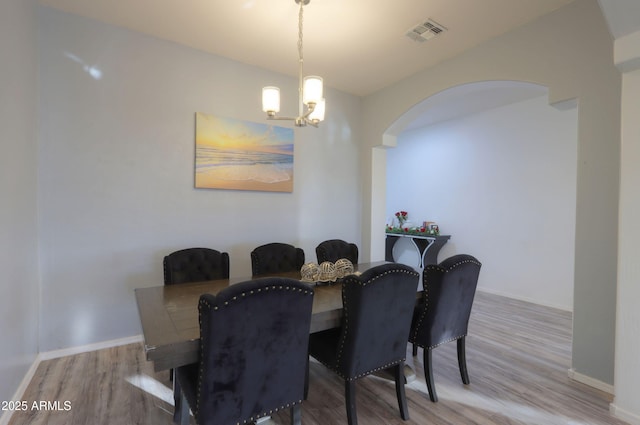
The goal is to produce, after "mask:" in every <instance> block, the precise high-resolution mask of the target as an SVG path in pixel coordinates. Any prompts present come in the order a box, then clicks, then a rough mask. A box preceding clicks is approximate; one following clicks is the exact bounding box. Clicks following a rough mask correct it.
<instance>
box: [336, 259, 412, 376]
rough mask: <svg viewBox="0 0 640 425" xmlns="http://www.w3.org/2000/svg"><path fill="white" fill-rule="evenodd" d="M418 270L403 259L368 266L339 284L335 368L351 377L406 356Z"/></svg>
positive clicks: (397, 361)
mask: <svg viewBox="0 0 640 425" xmlns="http://www.w3.org/2000/svg"><path fill="white" fill-rule="evenodd" d="M419 277H420V275H419V274H418V273H416V271H415V270H413V269H412V268H411V267H409V266H406V265H404V264H397V263H390V264H383V265H380V266H376V267H373V268H371V269H369V270H367V271H365V272H364V273H362V274H361V275H360V276H356V275H349V276H347V277H346V278H345V279H344V281H343V283H342V304H343V307H344V312H343V317H342V331H341V336H340V343H339V344H338V353H337V357H336V359H337V360H336V369H337V371H338V372H339V373H341V374H342V375H343V378H346V379H350V378H356V377H359V376H362V375H366V374H368V373H371V372H373V371H376V370H380V369H385V368H388V367H390V366H393V365H395V364H398V363H400V362H401V361H404V360H405V357H406V349H407V339H408V337H409V329H410V327H411V317H412V315H413V309H414V306H415V303H416V295H417V291H418V281H419Z"/></svg>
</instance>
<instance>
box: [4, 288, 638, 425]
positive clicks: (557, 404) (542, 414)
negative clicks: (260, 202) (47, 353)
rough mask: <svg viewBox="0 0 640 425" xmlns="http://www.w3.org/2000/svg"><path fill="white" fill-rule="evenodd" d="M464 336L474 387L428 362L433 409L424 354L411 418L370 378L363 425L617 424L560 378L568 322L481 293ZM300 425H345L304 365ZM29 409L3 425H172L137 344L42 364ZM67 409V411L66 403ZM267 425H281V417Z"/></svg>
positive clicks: (325, 385)
mask: <svg viewBox="0 0 640 425" xmlns="http://www.w3.org/2000/svg"><path fill="white" fill-rule="evenodd" d="M469 327H470V329H469V336H468V337H467V364H468V368H469V375H470V379H471V384H470V385H468V386H465V385H463V384H462V382H461V380H460V374H459V372H458V366H457V358H456V344H455V343H449V344H446V345H444V346H442V347H439V348H437V349H436V350H435V351H434V354H433V364H434V369H435V375H434V376H435V381H436V389H437V391H438V397H439V402H438V403H432V402H430V401H429V399H428V397H427V395H426V386H425V383H424V375H423V369H422V350H419V351H418V356H417V357H415V358H414V357H412V356H411V347H410V346H408V347H407V363H408V364H410V365H412V366H413V367H414V368H415V370H416V373H417V375H418V379H416V380H415V381H413V382H411V383H409V384H408V385H407V387H406V393H407V398H408V406H409V414H410V419H409V420H408V421H402V419H401V418H400V415H399V412H398V406H397V402H396V398H395V390H394V386H393V383H392V382H388V381H385V380H383V379H381V378H377V377H367V378H364V379H360V380H359V381H358V383H357V411H358V420H359V423H360V424H361V425H399V424H425V425H426V424H434V425H440V424H451V425H462V424H465V425H466V424H504V425H507V424H509V425H515V424H536V425H538V424H539V425H555V424H558V425H560V424H564V425H587V424H588V425H600V424H613V425H617V424H624V423H625V422H623V421H620V420H617V419H615V418H613V417H611V416H610V414H609V410H608V409H609V402H610V401H611V397H610V396H609V395H608V394H606V393H603V392H601V391H598V390H596V389H593V388H591V387H589V386H586V385H584V384H580V383H578V382H575V381H572V380H571V379H569V378H568V377H567V370H568V368H569V367H570V349H571V314H569V313H567V312H564V311H560V310H555V309H551V308H547V307H541V306H538V305H534V304H529V303H526V302H522V301H516V300H512V299H509V298H504V297H499V296H495V295H488V294H484V293H478V294H477V296H476V301H475V304H474V307H473V312H472V317H471V321H470V325H469ZM310 379H311V381H310V382H311V384H310V392H309V399H308V400H307V401H305V402H304V403H303V407H302V422H303V424H305V425H332V424H346V423H347V419H346V413H345V406H344V393H343V383H342V381H341V380H340V379H338V378H337V377H336V376H335V375H333V374H331V373H329V372H328V371H327V370H326V369H325V368H324V367H323V366H321V365H320V364H318V363H311V371H310ZM23 400H26V401H27V403H28V405H29V409H28V410H27V411H26V412H17V413H15V414H14V415H13V417H12V419H11V421H10V425H23V424H29V425H41V424H42V425H45V424H46V425H57V424H61V425H62V424H65V425H68V424H92V425H98V424H115V425H128V424H154V425H156V424H171V423H172V420H171V419H172V417H171V412H172V411H173V407H172V405H171V403H172V400H173V399H172V395H171V390H170V384H169V375H168V372H166V371H165V372H161V373H155V372H153V367H152V365H151V364H150V363H149V362H147V361H146V360H145V358H144V354H143V352H142V346H141V344H131V345H126V346H122V347H116V348H110V349H105V350H100V351H95V352H91V353H85V354H79V355H74V356H69V357H64V358H59V359H54V360H48V361H44V362H42V363H41V364H40V366H39V367H38V370H37V372H36V374H35V376H34V378H33V380H32V382H31V383H30V385H29V387H28V388H27V391H26V393H25V395H24V397H23ZM34 401H36V402H39V401H50V402H55V401H58V402H60V407H61V408H62V409H63V410H61V411H51V410H33V409H31V407H32V403H33V402H34ZM65 401H69V402H70V404H71V405H70V410H67V411H65V410H64V407H65V405H64V402H65ZM273 419H274V421H275V422H276V423H278V424H288V423H289V420H288V414H287V413H280V414H279V415H277V416H275V417H274V418H273Z"/></svg>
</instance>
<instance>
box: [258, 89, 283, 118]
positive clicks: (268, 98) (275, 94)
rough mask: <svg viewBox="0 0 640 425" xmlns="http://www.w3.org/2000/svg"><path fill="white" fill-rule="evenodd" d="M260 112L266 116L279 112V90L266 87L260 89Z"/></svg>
mask: <svg viewBox="0 0 640 425" xmlns="http://www.w3.org/2000/svg"><path fill="white" fill-rule="evenodd" d="M262 110H263V111H265V112H266V113H267V115H268V116H273V115H275V114H276V113H278V112H280V89H279V88H277V87H273V86H267V87H264V88H263V89H262Z"/></svg>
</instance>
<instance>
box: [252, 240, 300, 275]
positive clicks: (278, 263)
mask: <svg viewBox="0 0 640 425" xmlns="http://www.w3.org/2000/svg"><path fill="white" fill-rule="evenodd" d="M303 265H304V251H303V250H302V248H296V247H294V246H293V245H289V244H286V243H279V242H274V243H268V244H266V245H261V246H259V247H257V248H256V249H254V250H253V251H251V274H252V275H253V276H260V275H265V274H273V273H282V272H291V271H299V270H300V269H301V268H302V266H303Z"/></svg>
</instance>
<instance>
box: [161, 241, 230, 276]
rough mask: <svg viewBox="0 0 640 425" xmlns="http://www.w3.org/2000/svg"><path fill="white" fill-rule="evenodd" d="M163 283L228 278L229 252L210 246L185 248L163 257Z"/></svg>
mask: <svg viewBox="0 0 640 425" xmlns="http://www.w3.org/2000/svg"><path fill="white" fill-rule="evenodd" d="M163 268H164V284H165V285H172V284H175V283H187V282H201V281H204V280H214V279H228V278H229V254H228V253H226V252H220V251H216V250H215V249H210V248H187V249H182V250H180V251H175V252H172V253H171V254H169V255H167V256H166V257H164V261H163Z"/></svg>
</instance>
